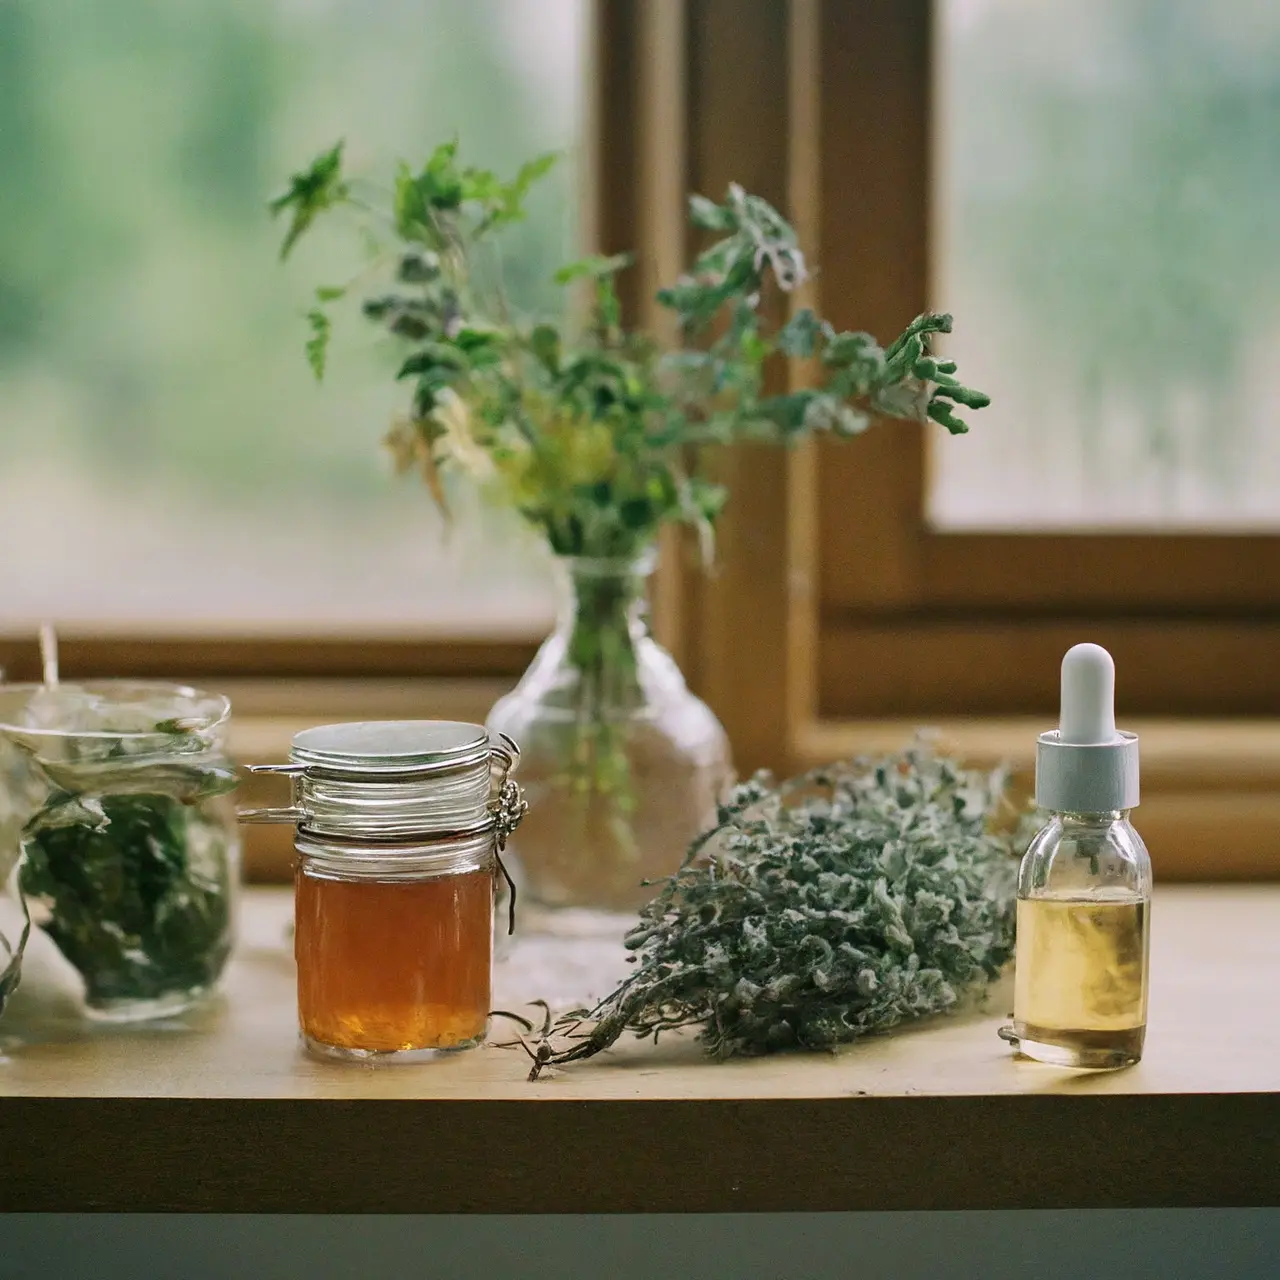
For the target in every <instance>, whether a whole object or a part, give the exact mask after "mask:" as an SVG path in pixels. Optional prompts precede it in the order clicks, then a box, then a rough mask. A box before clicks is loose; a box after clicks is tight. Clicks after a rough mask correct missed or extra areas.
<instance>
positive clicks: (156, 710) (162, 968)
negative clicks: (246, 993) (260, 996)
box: [0, 680, 240, 1022]
mask: <svg viewBox="0 0 1280 1280" xmlns="http://www.w3.org/2000/svg"><path fill="white" fill-rule="evenodd" d="M229 716H230V704H229V703H228V702H227V700H226V698H223V697H220V696H218V695H214V694H208V693H202V692H200V691H199V690H196V689H189V688H185V687H183V686H177V685H168V684H159V683H154V682H147V681H122V680H120V681H117V680H103V681H95V682H88V683H84V684H48V685H5V686H0V780H3V790H4V796H3V804H0V840H3V842H4V843H5V844H6V845H7V846H9V847H7V848H6V849H3V850H0V866H3V865H5V864H9V863H11V862H12V860H13V857H14V855H15V854H17V855H18V859H19V860H18V872H17V885H18V889H19V890H20V893H21V895H22V899H23V901H24V903H25V906H26V907H27V909H28V910H29V911H30V916H31V919H32V921H33V922H34V923H35V924H36V925H38V926H39V927H40V928H41V929H42V930H43V931H44V932H45V933H47V934H48V935H49V937H50V938H51V939H52V940H53V942H54V944H55V945H56V946H57V948H58V950H59V951H61V952H62V954H63V955H64V956H65V957H66V959H67V960H68V961H70V963H71V964H72V966H73V967H74V968H75V969H76V971H77V972H78V973H79V974H80V976H81V978H82V979H83V981H84V988H85V1010H86V1012H87V1013H88V1015H89V1016H90V1017H93V1018H97V1019H103V1020H109V1021H117V1022H129V1021H138V1020H142V1019H146V1018H158V1017H168V1016H171V1015H173V1014H176V1013H179V1012H181V1011H182V1010H184V1009H186V1008H188V1007H189V1006H191V1005H193V1004H195V1003H196V1002H197V1001H199V1000H200V999H202V998H203V997H204V996H205V995H207V994H208V993H209V992H210V991H211V990H212V989H213V988H214V986H215V985H216V983H217V981H218V979H219V977H220V976H221V974H222V971H223V968H224V966H225V965H226V962H227V958H228V956H229V954H230V952H231V945H232V938H233V911H234V899H235V890H236V886H237V882H238V879H239V861H240V840H239V831H238V830H237V827H236V818H235V810H234V808H233V806H232V804H231V802H230V798H229V793H230V792H231V791H232V790H233V789H234V787H235V784H236V774H235V769H234V767H233V766H232V764H231V762H230V760H229V759H228V758H227V754H226V732H227V724H228V719H229ZM24 943H25V936H24V937H22V938H20V939H19V940H18V942H17V943H16V945H15V946H14V948H13V950H14V952H15V955H14V957H13V959H12V960H11V962H10V963H11V964H16V962H17V961H18V960H20V958H21V950H22V946H23V944H24ZM15 980H16V970H13V971H11V975H10V983H12V982H13V981H15Z"/></svg>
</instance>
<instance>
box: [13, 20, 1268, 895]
mask: <svg viewBox="0 0 1280 1280" xmlns="http://www.w3.org/2000/svg"><path fill="white" fill-rule="evenodd" d="M589 31H590V40H591V46H592V52H591V57H592V59H593V63H594V67H593V72H594V73H593V74H591V75H590V76H589V81H588V83H589V85H590V88H591V92H590V94H589V95H588V111H587V123H586V129H585V134H586V140H587V142H586V146H585V147H584V160H585V164H584V169H585V171H586V177H587V181H586V183H585V184H584V185H585V192H586V195H585V204H584V217H583V223H584V233H585V234H584V239H585V240H586V242H587V243H588V244H592V245H594V247H596V248H597V249H599V250H600V251H603V252H618V251H624V250H625V251H634V252H635V253H636V258H637V269H636V270H635V271H634V272H631V273H629V275H628V276H627V277H626V278H624V281H623V304H624V307H625V309H626V310H627V313H628V314H629V316H631V317H632V318H633V319H635V320H636V321H638V322H639V323H642V324H644V325H647V326H648V327H650V328H651V329H652V330H654V331H655V332H656V333H657V334H658V335H659V336H660V337H663V338H665V339H667V340H674V339H675V334H674V333H673V332H672V331H671V329H670V327H669V317H668V316H667V314H666V313H665V312H664V311H663V310H662V309H660V308H658V307H656V306H655V305H654V303H653V293H654V290H655V288H656V286H657V283H658V282H659V281H663V280H669V279H671V278H672V277H673V276H674V275H675V274H676V273H677V272H678V271H679V269H680V268H681V267H682V266H683V265H684V263H685V262H686V261H687V260H688V250H689V249H690V247H691V240H690V237H689V232H688V230H687V223H686V217H685V208H684V203H685V194H686V193H687V192H688V191H690V190H702V191H706V192H708V193H710V194H718V193H719V192H722V191H723V190H724V188H725V187H726V185H727V184H728V182H730V181H739V182H742V183H743V184H744V185H746V186H748V187H749V188H751V189H752V190H756V191H759V192H761V193H762V194H764V195H765V196H767V197H768V198H770V199H772V200H773V201H775V202H776V203H777V204H778V205H779V206H780V207H781V208H783V209H785V210H787V211H788V213H789V214H790V216H791V217H792V220H793V221H794V222H795V224H796V226H797V229H798V230H799V232H800V235H801V239H802V242H803V243H804V244H805V246H806V247H807V248H808V249H809V250H810V252H811V254H812V256H813V257H814V258H815V259H816V261H817V262H818V263H819V264H820V268H821V270H820V274H819V275H818V276H817V277H816V279H815V280H814V281H813V282H812V284H811V286H810V293H809V295H808V296H805V297H800V298H797V299H796V300H795V304H796V305H804V304H805V303H806V302H809V301H811V300H813V299H814V298H815V297H816V299H817V301H818V302H819V303H820V305H821V307H822V309H823V311H824V312H825V313H826V314H828V315H829V316H831V318H832V319H834V320H835V321H836V322H837V323H839V324H841V325H842V326H848V327H856V328H867V329H870V330H872V331H875V332H878V333H880V334H881V335H888V334H890V333H891V332H896V329H897V328H898V327H900V325H901V324H902V323H903V322H904V321H905V320H907V319H908V318H910V316H911V315H913V314H915V313H916V312H918V311H920V310H922V309H923V308H924V307H925V306H926V305H927V304H928V302H929V301H930V296H929V245H930V202H929V198H928V197H929V175H930V168H931V146H932V126H931V114H932V101H931V86H932V79H931V70H932V56H933V45H934V40H933V19H932V7H931V5H930V4H929V2H928V0H594V2H593V6H592V15H591V22H590V23H589ZM962 321H963V318H962V317H961V322H962ZM805 376H806V370H805V369H804V367H803V366H802V365H796V366H794V367H792V368H791V369H790V370H789V371H787V377H788V379H789V380H790V382H791V384H792V385H802V384H803V381H804V379H805ZM975 429H979V430H980V429H981V427H980V419H979V420H978V422H975ZM958 447H962V446H958ZM927 463H928V457H927V449H926V436H925V433H924V432H923V431H921V430H919V429H916V428H912V427H909V426H905V425H902V424H892V425H886V426H882V427H878V428H876V429H875V430H873V431H871V432H870V433H868V435H867V436H865V437H864V438H863V439H861V440H859V441H856V442H854V443H852V444H842V445H838V446H832V447H823V448H815V447H813V446H803V447H800V448H797V449H793V450H788V451H781V450H778V449H774V448H769V447H764V446H746V447H742V448H738V449H734V450H730V451H727V452H726V454H725V455H724V456H723V458H722V459H720V460H719V462H718V466H719V468H720V472H721V476H722V478H723V479H724V480H725V481H726V482H727V483H728V484H729V485H730V486H731V488H732V493H733V497H732V501H731V503H730V504H729V507H728V509H727V511H726V512H725V514H724V516H723V517H722V520H721V523H720V527H719V530H718V553H717V563H716V566H715V568H714V570H713V571H712V572H711V573H709V574H708V573H704V572H703V571H702V570H701V568H700V567H698V566H697V565H696V563H695V557H694V556H693V555H692V554H690V553H689V550H688V548H687V547H686V545H685V544H684V542H683V541H682V539H681V538H680V537H679V536H677V535H675V534H671V533H669V534H667V535H666V536H664V539H663V548H662V550H663V556H662V567H661V570H660V572H659V575H658V578H657V581H656V584H655V593H654V606H655V621H656V626H657V630H658V634H659V637H660V639H662V640H663V642H664V643H666V644H667V645H668V647H669V648H670V649H671V650H672V651H673V652H674V653H675V655H676V657H677V659H678V660H679V662H680V663H681V665H682V667H683V669H684V671H685V672H686V674H687V676H688V678H689V681H690V684H691V685H692V686H693V687H694V689H696V690H697V691H698V692H699V693H700V694H701V695H702V696H703V697H704V698H706V699H707V701H708V702H709V703H710V704H711V706H712V707H713V709H714V710H715V711H716V712H717V714H718V715H719V716H720V717H721V719H722V720H723V721H724V723H725V725H726V727H727V728H728V730H729V733H730V736H731V738H732V740H733V743H734V750H735V754H736V758H737V761H738V765H739V768H740V771H742V772H747V771H750V770H752V769H754V768H757V767H760V766H768V767H772V768H774V769H777V770H792V769H796V768H801V767H805V766H809V765H813V764H817V763H820V762H823V761H826V760H830V759H833V758H835V757H837V756H842V755H848V754H852V753H856V752H858V751H862V750H882V749H894V748H896V747H898V746H901V745H902V743H903V741H904V740H906V739H907V738H908V737H909V736H910V734H911V732H912V731H913V729H914V728H915V726H916V725H918V724H920V723H929V724H933V725H937V726H939V727H940V729H941V732H942V734H943V738H944V740H946V741H950V742H951V743H952V744H953V745H954V746H955V747H956V748H957V749H958V750H960V751H961V752H962V754H964V755H966V756H968V757H969V758H971V759H973V760H975V761H978V762H987V761H989V762H994V761H996V760H997V759H1004V760H1010V761H1012V762H1013V763H1014V764H1015V765H1016V766H1017V767H1018V768H1019V769H1020V770H1021V771H1022V776H1023V778H1024V780H1025V778H1026V776H1027V769H1028V766H1029V763H1030V748H1031V746H1032V744H1033V743H1034V735H1035V732H1036V730H1037V729H1038V728H1039V727H1042V726H1043V724H1044V723H1046V720H1045V717H1046V716H1049V715H1051V714H1052V711H1053V705H1052V704H1053V702H1054V699H1055V696H1056V670H1057V663H1058V658H1059V656H1060V654H1061V652H1062V650H1063V649H1064V648H1065V647H1066V646H1067V645H1068V644H1069V643H1071V642H1073V641H1074V640H1076V639H1078V638H1080V637H1081V636H1082V635H1088V636H1090V637H1091V638H1096V639H1099V640H1101V641H1102V642H1103V643H1105V644H1108V645H1109V646H1110V647H1112V649H1113V650H1114V651H1115V652H1116V653H1117V655H1118V657H1119V658H1120V659H1121V661H1122V664H1123V673H1124V675H1123V685H1122V695H1123V704H1124V705H1123V708H1122V710H1123V711H1124V712H1125V715H1126V719H1127V720H1128V721H1129V722H1130V723H1134V721H1133V717H1134V716H1135V715H1137V716H1146V717H1151V716H1155V715H1157V714H1160V713H1164V714H1165V716H1166V717H1168V716H1169V715H1171V714H1172V715H1175V716H1181V717H1186V716H1192V715H1194V716H1198V717H1201V718H1200V719H1197V720H1195V721H1187V720H1185V719H1176V718H1173V719H1171V718H1162V719H1143V720H1141V721H1140V722H1139V723H1137V724H1136V725H1135V727H1139V728H1140V729H1141V730H1142V732H1143V734H1144V738H1145V744H1144V762H1145V763H1144V786H1145V788H1146V792H1145V796H1144V806H1143V811H1142V826H1143V830H1144V831H1145V832H1146V833H1147V834H1148V836H1149V837H1150V838H1151V840H1152V843H1153V846H1156V847H1157V864H1158V865H1159V866H1160V867H1161V874H1163V875H1174V876H1177V875H1183V876H1189V877H1192V878H1195V877H1204V876H1211V877H1223V876H1234V877H1253V876H1259V875H1280V865H1277V866H1274V867H1273V865H1272V862H1273V859H1272V857H1271V850H1272V846H1273V845H1274V834H1273V833H1275V832H1277V831H1280V727H1274V726H1272V725H1271V724H1270V723H1269V722H1267V721H1265V720H1259V719H1258V717H1265V716H1275V715H1277V714H1280V662H1277V661H1276V660H1275V656H1274V655H1276V654H1277V653H1280V538H1270V537H1239V536H1227V535H1224V536H1212V537H1208V536H1206V537H1190V536H1181V535H1179V536H1172V537H1166V536H1160V537H1141V536H1130V535H1105V536H1103V535H1097V534H1082V535H1070V536H1064V535H1058V534H1054V535H1040V534H1032V535H1021V534H968V533H964V534H955V533H942V532H938V531H936V530H934V529H932V528H930V526H929V524H928V521H927V519H926V513H925V489H926V486H925V478H926V466H927ZM1170 565H1176V566H1177V569H1176V572H1170V571H1168V566H1170ZM536 642H537V638H536V637H532V636H530V637H524V638H517V639H514V640H509V639H505V640H494V639H486V638H483V637H457V638H442V637H439V636H431V635H430V634H424V635H423V637H422V638H421V639H414V638H411V637H404V636H397V637H396V638H382V639H379V638H376V637H371V636H366V637H360V636H355V635H353V636H351V637H332V636H329V637H316V636H307V635H297V636H280V635H271V636H269V637H262V636H249V635H245V636H241V637H238V638H237V637H234V636H228V637H222V638H212V637H187V638H162V637H145V636H140V635H135V636H115V637H107V638H103V637H92V636H88V635H76V634H69V635H67V636H66V637H64V640H63V646H62V663H63V670H64V672H65V673H66V674H67V675H68V676H69V677H72V678H77V677H79V678H84V677H90V676H105V675H119V676H138V677H166V678H188V679H192V680H196V681H205V682H216V683H217V684H218V687H219V688H223V689H226V690H227V691H228V692H230V693H231V695H232V698H233V702H234V704H235V706H236V709H237V714H236V717H235V721H234V732H235V742H234V743H233V747H234V749H235V750H236V753H237V755H238V756H239V757H240V758H242V759H246V760H247V759H263V760H265V759H272V758H279V757H280V756H281V755H282V754H283V752H284V751H285V750H286V749H287V744H288V740H289V737H290V736H291V734H292V733H293V732H294V731H295V730H296V729H297V728H300V727H303V725H305V724H306V723H315V722H316V721H318V720H321V719H325V718H332V719H341V718H355V717H361V716H377V715H441V714H447V715H451V716H456V717H458V718H467V719H481V718H483V715H484V713H485V710H486V709H487V707H488V706H489V705H490V704H491V703H492V700H493V698H494V697H495V696H497V694H498V693H500V692H501V691H502V690H503V689H505V688H507V687H509V686H510V684H511V683H512V682H514V680H515V679H516V678H518V676H519V674H520V673H521V672H522V671H523V670H524V668H525V666H526V665H527V664H528V662H529V661H530V659H531V658H532V655H533V653H534V651H535V648H536ZM0 667H3V668H5V669H6V675H7V677H8V678H9V679H11V680H16V679H35V678H38V675H39V669H38V657H37V653H36V646H35V643H34V640H33V639H31V638H5V637H0ZM1031 713H1035V714H1034V715H1032V714H1031ZM1027 716H1030V718H1025V717H1027ZM975 717H976V718H975ZM1206 717H1207V718H1206ZM1245 717H1250V718H1248V719H1246V718H1245ZM251 802H252V801H251ZM252 835H253V840H252V842H251V845H250V849H249V862H250V868H251V870H256V871H257V872H259V873H263V872H265V873H266V874H268V875H272V874H282V873H283V872H284V870H285V869H286V868H287V866H288V862H289V849H288V840H287V836H288V832H287V831H286V830H285V829H272V828H255V829H253V833H252ZM277 837H279V838H278V839H277ZM1208 855H1211V858H1209V856H1208Z"/></svg>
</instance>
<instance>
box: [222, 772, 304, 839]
mask: <svg viewBox="0 0 1280 1280" xmlns="http://www.w3.org/2000/svg"><path fill="white" fill-rule="evenodd" d="M246 772H248V773H253V774H258V773H275V774H279V775H280V776H281V777H284V778H288V779H289V784H290V786H289V790H290V798H291V800H292V801H293V803H292V804H290V805H289V806H288V807H287V808H266V809H237V810H236V817H237V818H238V819H239V820H240V821H241V822H288V823H291V824H294V825H296V824H297V823H299V822H301V821H302V820H303V819H304V818H305V817H306V816H307V815H306V811H305V810H304V809H301V808H299V806H298V803H297V801H298V780H299V778H301V777H302V775H303V774H304V773H305V772H306V766H305V765H301V764H251V765H249V766H248V768H247V769H246Z"/></svg>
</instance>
